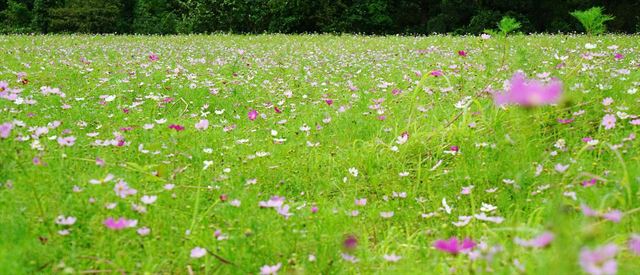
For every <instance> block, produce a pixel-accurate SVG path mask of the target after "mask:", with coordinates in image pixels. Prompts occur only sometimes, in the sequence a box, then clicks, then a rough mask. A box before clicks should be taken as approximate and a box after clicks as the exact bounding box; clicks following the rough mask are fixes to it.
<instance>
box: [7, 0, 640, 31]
mask: <svg viewBox="0 0 640 275" xmlns="http://www.w3.org/2000/svg"><path fill="white" fill-rule="evenodd" d="M592 6H602V7H604V9H605V11H606V12H607V13H608V14H610V15H612V16H614V19H613V20H612V21H610V22H608V23H607V26H608V31H612V32H623V33H635V32H640V1H638V0H600V1H597V0H0V24H1V25H0V33H121V34H132V33H135V34H176V33H213V32H231V33H265V32H266V33H318V32H320V33H364V34H432V33H453V34H478V33H481V32H483V31H484V30H485V29H494V28H495V27H496V22H498V21H499V20H500V19H501V18H502V17H504V16H509V17H512V18H515V19H516V20H518V21H519V22H521V24H522V26H521V29H520V31H522V32H524V33H530V32H545V33H556V32H565V33H566V32H582V31H584V30H583V29H582V28H583V27H582V25H581V24H580V23H579V22H578V21H577V20H576V19H575V18H573V17H572V16H571V15H570V12H573V11H575V10H581V9H588V8H590V7H592Z"/></svg>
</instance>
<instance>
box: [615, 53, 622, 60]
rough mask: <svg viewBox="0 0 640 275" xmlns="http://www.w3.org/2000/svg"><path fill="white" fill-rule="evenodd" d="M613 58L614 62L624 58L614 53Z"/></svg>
mask: <svg viewBox="0 0 640 275" xmlns="http://www.w3.org/2000/svg"><path fill="white" fill-rule="evenodd" d="M613 58H615V59H616V60H620V59H623V58H624V55H622V54H621V53H616V54H615V55H614V56H613Z"/></svg>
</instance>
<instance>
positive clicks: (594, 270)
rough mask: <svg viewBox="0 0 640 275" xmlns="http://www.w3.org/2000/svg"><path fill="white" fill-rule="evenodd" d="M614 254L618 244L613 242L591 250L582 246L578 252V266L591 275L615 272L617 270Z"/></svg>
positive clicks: (616, 252) (605, 274) (604, 274)
mask: <svg viewBox="0 0 640 275" xmlns="http://www.w3.org/2000/svg"><path fill="white" fill-rule="evenodd" d="M616 254H618V246H616V245H615V244H608V245H605V246H601V247H598V248H595V249H593V250H590V249H587V248H583V249H582V251H581V252H580V266H581V267H582V270H584V272H586V273H588V274H592V275H607V274H616V273H617V271H618V264H617V263H616V260H615V256H616Z"/></svg>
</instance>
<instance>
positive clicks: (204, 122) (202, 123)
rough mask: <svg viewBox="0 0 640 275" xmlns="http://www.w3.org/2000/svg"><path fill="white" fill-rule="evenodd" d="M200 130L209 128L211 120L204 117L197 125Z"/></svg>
mask: <svg viewBox="0 0 640 275" xmlns="http://www.w3.org/2000/svg"><path fill="white" fill-rule="evenodd" d="M195 127H196V129H198V130H207V129H208V128H209V120H206V119H202V120H200V121H198V123H196V125H195Z"/></svg>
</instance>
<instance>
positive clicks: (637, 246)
mask: <svg viewBox="0 0 640 275" xmlns="http://www.w3.org/2000/svg"><path fill="white" fill-rule="evenodd" d="M629 250H631V252H633V253H634V254H636V255H637V256H640V235H635V234H634V235H633V236H631V239H629Z"/></svg>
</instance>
